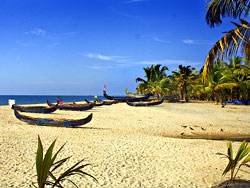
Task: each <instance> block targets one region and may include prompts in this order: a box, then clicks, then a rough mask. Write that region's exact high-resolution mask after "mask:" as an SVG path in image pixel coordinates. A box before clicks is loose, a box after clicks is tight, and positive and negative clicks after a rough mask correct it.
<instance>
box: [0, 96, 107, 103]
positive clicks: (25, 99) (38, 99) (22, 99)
mask: <svg viewBox="0 0 250 188" xmlns="http://www.w3.org/2000/svg"><path fill="white" fill-rule="evenodd" d="M56 97H60V99H62V101H63V102H83V101H84V99H87V100H89V101H91V100H95V97H94V95H83V96H70V95H65V96H59V95H0V105H8V101H9V99H12V100H15V104H43V103H47V100H49V101H50V102H52V103H56V102H57V101H56ZM97 99H100V100H104V99H105V97H104V96H97Z"/></svg>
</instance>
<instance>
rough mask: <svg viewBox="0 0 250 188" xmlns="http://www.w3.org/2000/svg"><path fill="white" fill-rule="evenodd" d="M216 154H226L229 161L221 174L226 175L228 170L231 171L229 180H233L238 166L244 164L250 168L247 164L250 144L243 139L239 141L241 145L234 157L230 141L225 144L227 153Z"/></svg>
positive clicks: (249, 159)
mask: <svg viewBox="0 0 250 188" xmlns="http://www.w3.org/2000/svg"><path fill="white" fill-rule="evenodd" d="M217 154H218V155H223V156H226V157H227V158H228V160H229V163H228V165H227V167H226V168H225V170H224V172H223V174H222V175H226V174H227V173H228V172H229V171H230V172H231V176H230V179H231V180H234V179H235V178H236V175H237V173H238V172H239V170H240V167H242V166H246V167H248V168H250V165H248V164H247V163H248V162H250V146H248V143H247V142H246V141H243V142H242V143H241V145H240V147H239V149H238V151H237V153H236V156H235V158H233V148H232V142H231V141H230V142H229V143H228V145H227V155H225V154H223V153H217ZM242 160H243V161H242ZM241 161H242V162H241ZM237 166H238V168H237ZM236 168H237V170H236ZM235 170H236V171H235Z"/></svg>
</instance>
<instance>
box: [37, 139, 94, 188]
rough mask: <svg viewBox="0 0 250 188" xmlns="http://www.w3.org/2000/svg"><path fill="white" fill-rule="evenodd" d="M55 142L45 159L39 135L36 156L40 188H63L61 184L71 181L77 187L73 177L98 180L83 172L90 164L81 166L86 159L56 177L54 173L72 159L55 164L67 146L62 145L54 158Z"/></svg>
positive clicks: (65, 159)
mask: <svg viewBox="0 0 250 188" xmlns="http://www.w3.org/2000/svg"><path fill="white" fill-rule="evenodd" d="M55 142H56V140H54V141H53V142H52V144H51V145H50V147H49V149H48V150H47V152H46V154H45V156H44V157H43V145H42V142H41V139H40V136H39V135H38V147H37V154H36V171H37V184H38V188H44V187H45V186H46V185H50V186H51V187H60V188H63V186H62V184H61V183H62V182H64V181H69V182H70V183H71V184H73V185H74V186H75V187H77V185H76V184H75V183H74V182H73V181H72V180H70V179H69V177H70V176H73V175H80V176H82V177H83V176H89V177H91V178H93V179H94V180H96V178H95V177H93V176H92V175H90V174H88V173H86V172H84V171H82V169H83V168H85V167H86V166H88V165H89V164H83V165H82V164H81V163H82V162H83V161H84V159H83V160H81V161H79V162H77V163H76V164H75V165H73V166H72V167H70V168H68V169H67V170H66V171H65V172H63V173H61V174H60V175H59V177H55V175H54V171H55V170H56V169H58V168H59V167H61V166H62V165H63V164H64V163H65V162H66V161H67V160H68V159H69V158H70V157H66V158H64V159H61V160H59V161H57V162H55V160H56V157H57V155H58V153H59V152H60V151H61V150H62V148H63V147H64V146H65V144H64V145H62V146H61V148H60V149H59V150H58V151H57V152H56V153H55V154H54V156H52V152H53V148H54V146H55ZM80 164H81V165H80ZM96 181H97V180H96ZM32 185H33V187H36V188H37V186H36V185H34V184H32Z"/></svg>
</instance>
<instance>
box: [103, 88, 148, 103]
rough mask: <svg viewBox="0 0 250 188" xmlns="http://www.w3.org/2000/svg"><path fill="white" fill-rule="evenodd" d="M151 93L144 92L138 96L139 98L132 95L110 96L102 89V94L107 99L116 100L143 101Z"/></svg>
mask: <svg viewBox="0 0 250 188" xmlns="http://www.w3.org/2000/svg"><path fill="white" fill-rule="evenodd" d="M151 95H152V94H150V93H148V94H146V95H145V96H144V97H140V98H133V97H112V96H109V95H107V93H106V91H103V96H104V97H105V98H107V99H109V100H115V101H118V102H126V101H129V102H138V101H145V100H147V99H148V98H149V97H150V96H151Z"/></svg>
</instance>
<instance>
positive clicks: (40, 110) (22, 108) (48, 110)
mask: <svg viewBox="0 0 250 188" xmlns="http://www.w3.org/2000/svg"><path fill="white" fill-rule="evenodd" d="M56 106H57V105H55V106H54V107H45V106H21V105H15V104H13V105H12V107H11V108H12V109H13V110H17V111H20V112H29V113H43V114H48V113H52V112H54V111H56V109H57V108H56Z"/></svg>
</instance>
